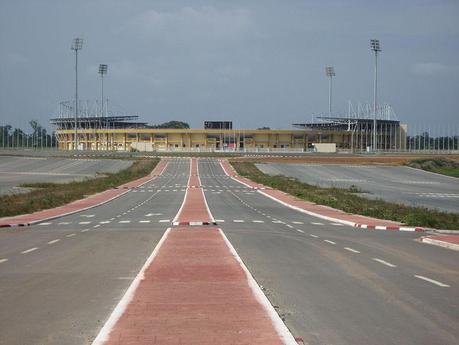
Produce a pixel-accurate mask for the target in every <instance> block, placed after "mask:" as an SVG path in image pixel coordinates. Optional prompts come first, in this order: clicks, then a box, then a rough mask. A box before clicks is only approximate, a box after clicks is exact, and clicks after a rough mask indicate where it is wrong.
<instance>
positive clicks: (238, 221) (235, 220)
mask: <svg viewBox="0 0 459 345" xmlns="http://www.w3.org/2000/svg"><path fill="white" fill-rule="evenodd" d="M233 223H244V221H243V220H242V219H234V220H233Z"/></svg>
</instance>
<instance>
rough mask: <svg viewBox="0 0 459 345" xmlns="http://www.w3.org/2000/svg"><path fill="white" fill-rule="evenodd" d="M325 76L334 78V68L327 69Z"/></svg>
mask: <svg viewBox="0 0 459 345" xmlns="http://www.w3.org/2000/svg"><path fill="white" fill-rule="evenodd" d="M325 74H326V75H327V77H334V76H335V75H336V74H335V69H334V68H333V67H325Z"/></svg>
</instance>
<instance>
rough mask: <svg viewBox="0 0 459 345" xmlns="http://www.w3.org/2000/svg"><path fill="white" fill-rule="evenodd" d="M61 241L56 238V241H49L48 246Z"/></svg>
mask: <svg viewBox="0 0 459 345" xmlns="http://www.w3.org/2000/svg"><path fill="white" fill-rule="evenodd" d="M59 241H60V239H59V238H56V239H55V240H52V241H49V242H48V244H53V243H57V242H59Z"/></svg>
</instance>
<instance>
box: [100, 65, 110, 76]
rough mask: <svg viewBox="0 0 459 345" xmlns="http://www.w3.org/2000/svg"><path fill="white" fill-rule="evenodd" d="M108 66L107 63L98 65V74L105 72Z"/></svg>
mask: <svg viewBox="0 0 459 345" xmlns="http://www.w3.org/2000/svg"><path fill="white" fill-rule="evenodd" d="M107 71H108V66H107V65H99V74H102V75H103V74H107Z"/></svg>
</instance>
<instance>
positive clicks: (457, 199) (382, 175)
mask: <svg viewBox="0 0 459 345" xmlns="http://www.w3.org/2000/svg"><path fill="white" fill-rule="evenodd" d="M257 167H258V168H259V169H260V170H261V171H263V172H264V173H265V174H269V175H284V176H290V177H295V178H297V179H299V180H300V181H302V182H305V183H308V184H312V185H318V186H322V187H341V188H349V187H351V186H357V187H358V188H360V190H361V191H363V192H364V193H362V194H361V195H362V196H365V197H368V198H381V199H384V200H387V201H392V202H397V203H402V204H405V205H409V206H423V207H428V208H433V209H439V210H442V211H447V212H456V213H459V179H457V178H454V177H448V176H442V175H438V174H432V173H429V172H426V171H422V170H418V169H412V168H408V167H392V166H356V165H335V164H327V165H319V164H274V163H269V164H257Z"/></svg>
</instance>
